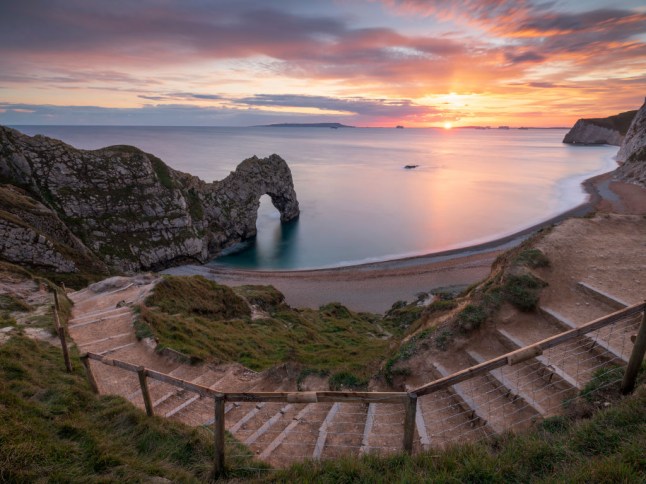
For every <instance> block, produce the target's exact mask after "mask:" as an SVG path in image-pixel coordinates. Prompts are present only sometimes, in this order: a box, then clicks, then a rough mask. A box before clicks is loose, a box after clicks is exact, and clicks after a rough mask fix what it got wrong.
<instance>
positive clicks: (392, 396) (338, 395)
mask: <svg viewBox="0 0 646 484" xmlns="http://www.w3.org/2000/svg"><path fill="white" fill-rule="evenodd" d="M84 356H86V357H87V358H89V359H91V360H96V361H99V362H101V363H103V364H104V365H108V366H114V367H117V368H121V369H122V370H126V371H130V372H132V373H138V372H141V371H142V370H143V371H144V373H145V375H146V376H147V377H149V378H152V379H153V380H159V381H161V382H164V383H168V384H170V385H175V386H177V387H180V388H183V389H184V390H189V391H191V392H194V393H197V394H198V395H201V396H203V397H211V398H223V399H224V400H225V401H227V402H288V403H323V402H367V403H400V404H402V403H406V402H407V401H408V399H409V397H410V395H409V393H408V392H343V391H336V392H333V391H320V392H223V391H219V390H214V389H212V388H209V387H205V386H202V385H198V384H196V383H191V382H189V381H186V380H182V379H181V378H176V377H174V376H170V375H167V374H165V373H161V372H158V371H155V370H151V369H149V368H144V367H141V366H138V365H134V364H132V363H128V362H125V361H121V360H115V359H113V358H106V357H105V356H102V355H98V354H96V353H86V354H85V355H84Z"/></svg>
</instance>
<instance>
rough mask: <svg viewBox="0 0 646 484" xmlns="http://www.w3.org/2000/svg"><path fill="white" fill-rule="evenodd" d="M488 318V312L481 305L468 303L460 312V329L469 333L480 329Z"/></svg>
mask: <svg viewBox="0 0 646 484" xmlns="http://www.w3.org/2000/svg"><path fill="white" fill-rule="evenodd" d="M486 320H487V313H486V312H485V310H484V309H483V308H482V307H480V306H475V305H473V304H467V306H466V307H465V308H464V309H463V310H462V311H460V314H458V329H459V330H460V331H461V332H462V333H468V332H470V331H473V330H474V329H478V328H479V327H480V326H481V325H482V323H484V322H485V321H486Z"/></svg>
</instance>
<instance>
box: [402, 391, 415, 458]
mask: <svg viewBox="0 0 646 484" xmlns="http://www.w3.org/2000/svg"><path fill="white" fill-rule="evenodd" d="M405 408H406V414H405V416H404V450H405V451H406V452H407V453H408V454H411V453H412V452H413V438H414V436H415V414H416V413H417V394H415V393H409V394H408V400H407V401H406V403H405Z"/></svg>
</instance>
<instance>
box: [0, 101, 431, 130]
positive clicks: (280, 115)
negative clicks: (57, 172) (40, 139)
mask: <svg viewBox="0 0 646 484" xmlns="http://www.w3.org/2000/svg"><path fill="white" fill-rule="evenodd" d="M150 97H152V98H154V97H156V96H150ZM160 97H163V96H160ZM232 102H236V103H237V105H236V106H227V107H213V106H194V105H187V104H156V105H145V106H142V107H138V108H105V107H100V106H54V105H42V104H14V103H2V102H0V124H7V125H21V124H63V125H64V124H69V125H141V126H154V125H173V126H249V125H255V124H262V123H270V122H285V121H293V122H298V121H299V120H301V119H302V118H305V117H307V118H308V119H313V118H316V119H318V120H320V121H321V122H323V121H339V119H340V117H339V114H337V113H336V111H340V110H342V111H346V112H347V113H348V115H347V116H344V117H343V120H344V121H347V120H350V122H362V121H364V122H366V123H367V122H371V121H372V122H374V121H375V120H390V119H393V118H396V119H407V118H410V119H424V118H426V117H429V116H433V115H434V114H436V110H435V109H434V108H432V107H430V106H417V105H415V104H413V103H412V102H410V101H408V100H382V99H361V98H357V99H334V98H326V97H319V96H296V95H283V96H270V95H258V96H254V97H252V98H247V99H244V98H243V99H239V100H237V101H232ZM271 107H276V108H289V107H293V108H298V107H315V108H319V109H321V110H322V111H331V112H330V113H329V114H326V113H325V112H323V113H319V114H315V115H313V114H307V113H302V112H296V111H294V112H289V110H285V109H281V110H275V111H274V110H271V109H266V108H271ZM257 108H258V109H257ZM259 108H265V109H259Z"/></svg>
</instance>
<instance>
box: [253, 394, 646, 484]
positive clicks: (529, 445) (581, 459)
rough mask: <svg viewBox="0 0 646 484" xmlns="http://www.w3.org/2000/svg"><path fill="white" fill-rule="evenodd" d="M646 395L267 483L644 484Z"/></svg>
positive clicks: (291, 473)
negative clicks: (575, 415)
mask: <svg viewBox="0 0 646 484" xmlns="http://www.w3.org/2000/svg"><path fill="white" fill-rule="evenodd" d="M645 446H646V388H644V387H641V388H640V389H639V390H638V391H637V393H636V394H635V395H634V396H633V397H630V398H626V399H624V400H622V401H621V402H619V403H618V404H617V405H616V406H614V407H610V408H608V409H606V410H602V411H599V412H597V413H595V414H594V416H593V417H592V418H591V419H588V420H582V421H573V420H570V419H567V418H565V417H556V418H553V419H551V420H546V421H545V422H544V423H543V424H542V425H539V426H537V428H535V429H534V430H532V431H530V432H528V433H523V434H519V435H505V436H501V437H497V438H495V439H493V440H492V441H491V442H482V443H478V444H462V445H457V446H453V447H450V448H448V449H446V450H441V451H438V450H436V451H433V452H426V453H422V454H419V455H415V456H412V457H411V456H408V455H405V454H398V455H393V456H387V457H380V456H372V455H368V456H364V457H361V458H356V457H347V458H342V459H335V460H328V461H322V462H312V461H308V462H304V463H300V464H296V465H294V466H292V467H290V468H289V469H286V470H281V471H278V472H276V473H273V474H271V475H267V476H266V479H265V481H266V482H321V483H337V482H344V483H347V482H365V483H368V482H411V483H412V482H438V483H440V482H514V483H521V482H523V483H524V482H537V483H538V482H545V483H561V482H608V483H614V482H644V481H645V480H646V453H645V452H644V448H646V447H645Z"/></svg>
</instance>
